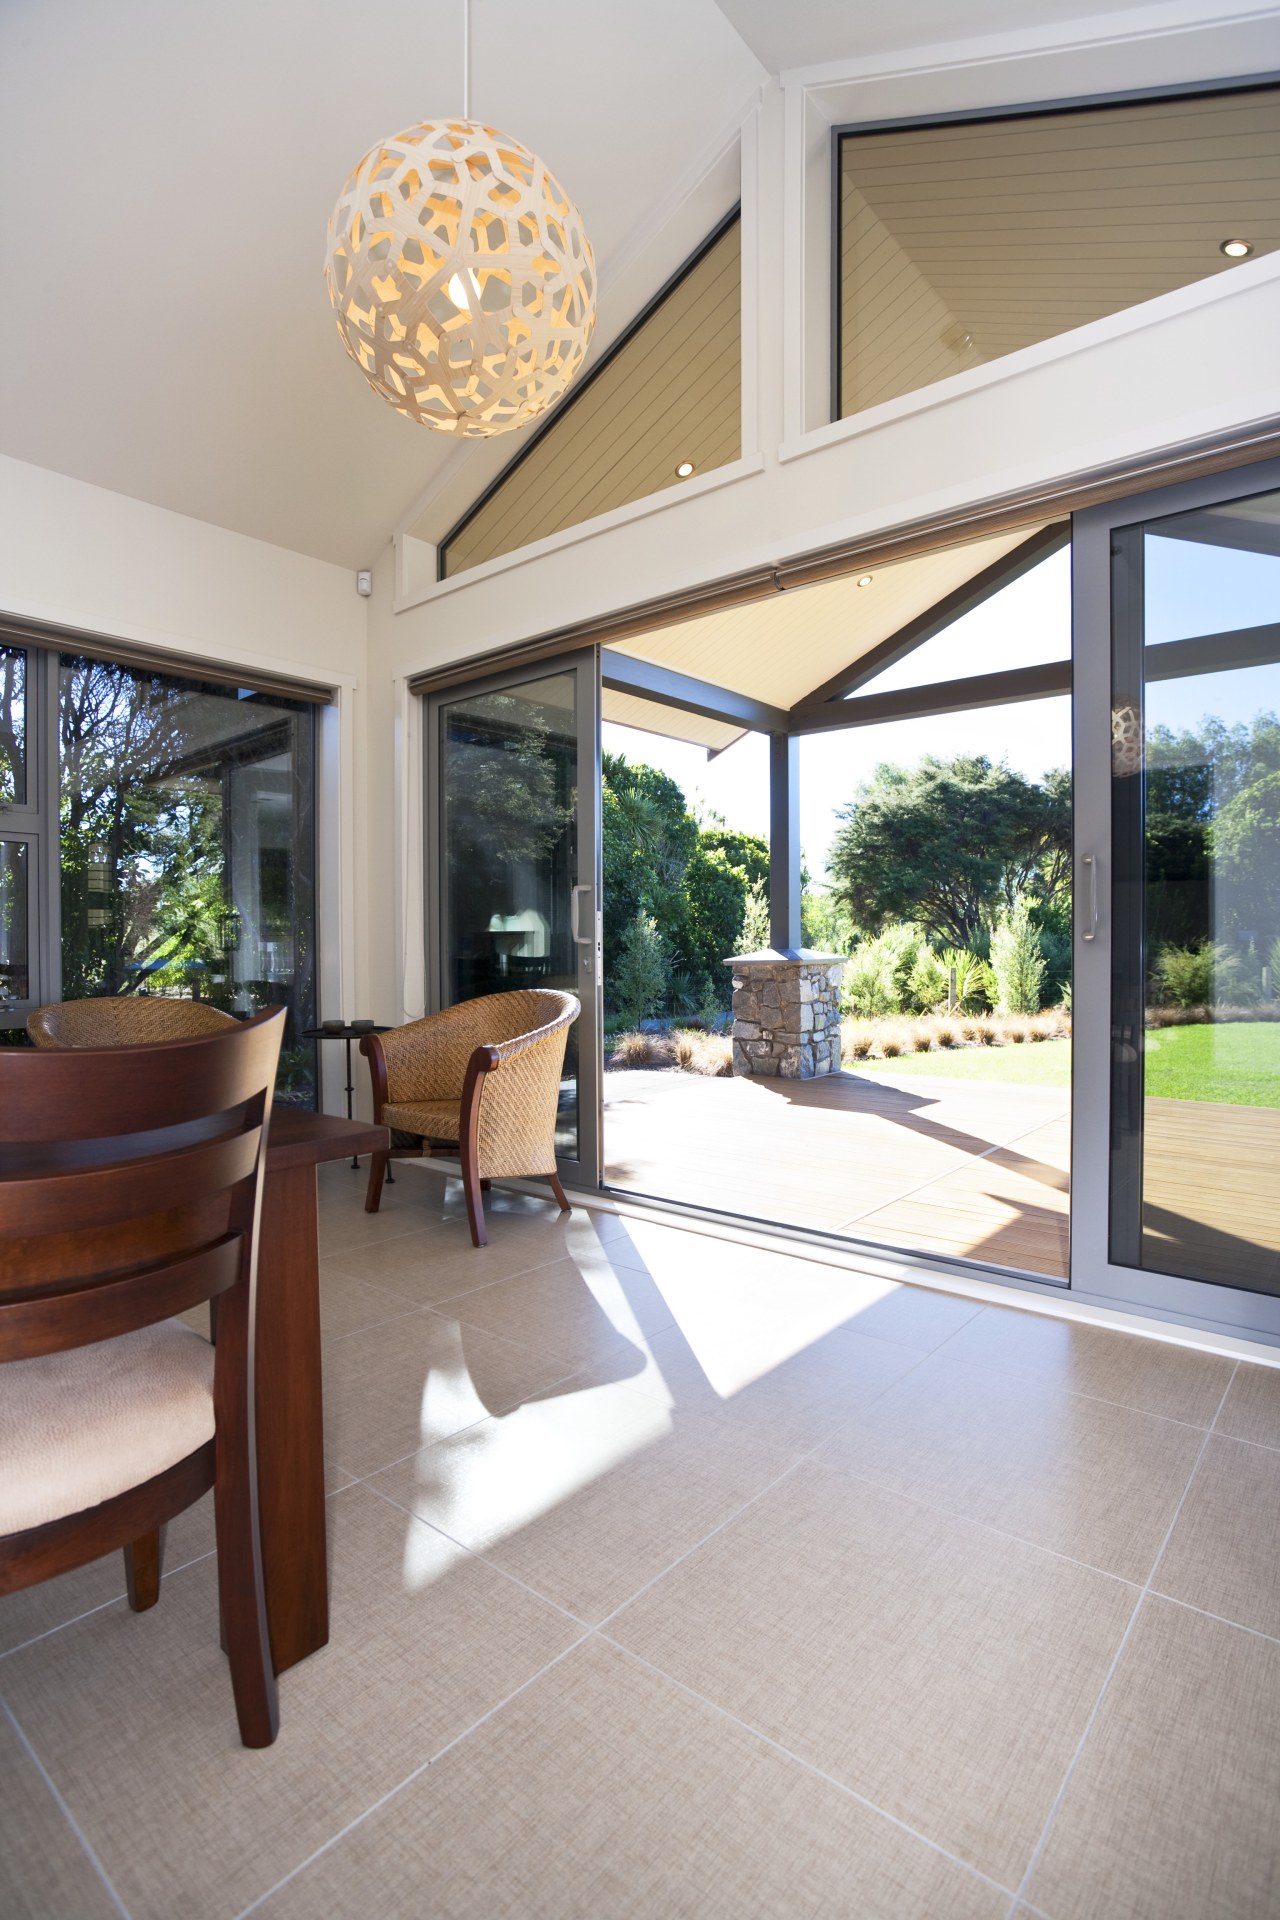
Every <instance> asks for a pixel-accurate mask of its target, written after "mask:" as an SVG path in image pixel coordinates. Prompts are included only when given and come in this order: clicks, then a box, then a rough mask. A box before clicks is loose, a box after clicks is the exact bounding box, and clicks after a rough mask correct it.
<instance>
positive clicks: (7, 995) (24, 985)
mask: <svg viewBox="0 0 1280 1920" xmlns="http://www.w3.org/2000/svg"><path fill="white" fill-rule="evenodd" d="M28 914H29V906H28V897H27V843H26V841H25V840H0V1003H2V1002H4V1001H6V1000H26V999H28V998H29V997H30V985H29V975H28V967H29V965H30V951H29V945H28V939H29V932H28Z"/></svg>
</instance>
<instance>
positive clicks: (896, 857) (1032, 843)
mask: <svg viewBox="0 0 1280 1920" xmlns="http://www.w3.org/2000/svg"><path fill="white" fill-rule="evenodd" d="M838 818H839V819H840V821H841V825H840V827H839V829H838V831H837V834H836V838H835V841H834V843H833V845H832V849H831V853H830V856H829V859H828V863H827V864H828V868H829V871H830V873H831V877H832V881H833V891H834V893H835V895H836V897H837V899H838V901H839V902H841V903H842V904H843V905H844V906H845V907H846V908H847V909H848V911H849V913H850V915H851V916H852V918H853V920H854V921H855V923H856V924H857V925H858V926H860V927H862V928H863V929H864V930H865V931H867V932H869V933H874V932H878V931H879V930H880V929H881V928H883V927H885V926H886V925H889V924H890V923H892V922H894V921H906V920H911V921H915V922H916V923H917V924H918V925H919V926H920V927H921V928H922V930H923V931H924V933H925V934H926V935H927V936H928V937H929V939H930V940H932V941H935V942H945V943H946V944H948V945H952V946H958V947H972V946H973V945H974V944H975V941H977V940H978V938H979V929H980V928H981V927H982V926H983V924H984V923H986V924H988V925H989V924H990V923H991V922H992V921H993V920H994V919H995V917H996V916H997V914H998V913H999V912H1001V911H1005V912H1008V911H1009V910H1010V908H1011V906H1012V903H1013V902H1014V901H1015V900H1016V899H1018V898H1019V896H1020V895H1022V894H1026V895H1027V896H1028V897H1029V899H1030V901H1031V902H1032V903H1042V904H1045V905H1048V904H1049V903H1051V902H1052V901H1054V900H1055V899H1057V898H1058V897H1060V896H1061V895H1062V893H1063V892H1064V891H1065V890H1066V889H1067V888H1068V886H1069V884H1070V858H1071V817H1070V786H1069V781H1068V778H1067V776H1066V775H1065V774H1062V773H1054V774H1050V775H1049V776H1047V778H1046V780H1045V782H1044V784H1043V785H1037V784H1036V783H1035V782H1033V781H1030V780H1026V779H1024V778H1023V776H1022V775H1021V774H1018V773H1014V772H1012V771H1011V770H1010V768H1008V767H1007V766H1005V765H1003V764H1000V765H993V764H992V762H991V761H990V760H988V759H986V758H985V757H983V756H980V755H978V756H974V755H965V754H961V755H957V757H956V758H955V759H954V760H948V761H943V760H938V759H935V758H934V757H933V756H932V755H926V756H925V757H924V758H923V759H922V760H921V761H920V763H919V765H918V766H915V767H899V766H893V765H891V764H888V763H884V764H882V765H881V766H880V767H878V768H877V770H876V773H875V775H874V777H873V778H872V779H871V780H869V781H867V782H866V783H865V784H864V785H863V786H862V787H861V788H860V789H859V791H858V794H857V797H856V799H855V800H854V801H853V802H852V803H851V804H850V805H849V806H847V807H844V808H842V809H841V811H840V813H839V815H838Z"/></svg>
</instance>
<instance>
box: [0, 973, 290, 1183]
mask: <svg viewBox="0 0 1280 1920" xmlns="http://www.w3.org/2000/svg"><path fill="white" fill-rule="evenodd" d="M283 1013H284V1010H283V1008H278V1009H276V1010H274V1011H273V1012H272V1013H270V1014H263V1015H261V1016H259V1018H258V1019H257V1020H248V1021H245V1022H244V1024H243V1025H241V1024H239V1023H237V1024H236V1025H235V1026H233V1027H231V1028H230V1029H229V1030H228V1031H227V1032H226V1033H225V1034H213V1035H209V1036H205V1037H201V1038H199V1039H195V1040H166V1041H163V1042H162V1043H160V1044H159V1045H155V1046H138V1047H110V1048H99V1047H93V1048H88V1047H84V1048H75V1049H68V1050H66V1051H63V1052H52V1051H50V1052H42V1051H41V1050H40V1049H39V1048H35V1047H12V1048H6V1049H5V1053H4V1060H3V1071H4V1079H3V1083H2V1084H3V1091H4V1098H3V1100H0V1145H4V1144H5V1143H8V1142H12V1143H14V1144H15V1145H16V1144H19V1143H21V1142H29V1143H31V1144H33V1145H47V1144H49V1143H52V1142H55V1141H64V1140H104V1139H109V1138H113V1137H115V1136H117V1135H119V1134H131V1133H146V1132H148V1131H150V1130H152V1129H159V1128H162V1127H180V1126H183V1125H186V1124H188V1123H190V1122H192V1121H198V1120H203V1119H205V1118H207V1116H208V1115H209V1114H214V1113H230V1111H231V1110H232V1108H234V1107H238V1106H242V1105H243V1104H244V1102H245V1101H246V1100H249V1099H251V1098H252V1097H253V1095H254V1094H255V1093H258V1094H261V1092H262V1087H263V1082H262V1081H261V1080H260V1079H259V1078H258V1048H257V1046H256V1045H255V1042H254V1036H255V1035H256V1034H260V1033H261V1031H262V1029H263V1027H264V1026H265V1025H266V1023H267V1022H268V1021H271V1020H276V1021H277V1022H278V1021H279V1020H281V1019H282V1018H283ZM246 1035H247V1036H249V1038H248V1039H247V1040H246V1038H245V1036H246ZM210 1040H216V1041H217V1042H218V1043H219V1044H218V1045H216V1046H211V1045H210ZM95 1067H96V1069H97V1071H96V1072H95V1071H94V1069H95ZM268 1079H270V1076H268ZM2 1163H3V1162H2V1161H0V1164H2Z"/></svg>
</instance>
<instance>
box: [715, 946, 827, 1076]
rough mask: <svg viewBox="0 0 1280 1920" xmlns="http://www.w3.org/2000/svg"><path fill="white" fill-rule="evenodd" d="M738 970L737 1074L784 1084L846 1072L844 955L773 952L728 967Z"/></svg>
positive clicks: (739, 957)
mask: <svg viewBox="0 0 1280 1920" xmlns="http://www.w3.org/2000/svg"><path fill="white" fill-rule="evenodd" d="M724 964H725V966H726V967H732V969H733V1070H734V1072H735V1073H741V1074H764V1075H769V1076H778V1077H781V1078H782V1079H784V1080H814V1079H816V1078H818V1076H819V1075H821V1074H824V1073H839V1071H840V977H841V975H842V974H843V972H844V960H843V959H842V958H841V956H840V955H839V954H838V953H810V952H809V951H808V950H807V949H806V948H804V947H771V948H769V949H768V950H767V951H766V952H764V953H739V954H736V955H735V956H734V958H733V959H732V960H726V961H725V963H724Z"/></svg>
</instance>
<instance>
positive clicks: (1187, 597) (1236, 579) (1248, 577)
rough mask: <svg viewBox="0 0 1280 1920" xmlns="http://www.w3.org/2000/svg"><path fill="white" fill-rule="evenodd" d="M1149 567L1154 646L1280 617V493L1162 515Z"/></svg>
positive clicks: (1148, 552)
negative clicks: (1170, 515)
mask: <svg viewBox="0 0 1280 1920" xmlns="http://www.w3.org/2000/svg"><path fill="white" fill-rule="evenodd" d="M1144 569H1145V575H1146V586H1145V596H1146V620H1145V636H1144V637H1145V640H1146V644H1147V646H1149V647H1151V646H1159V645H1161V644H1162V643H1163V642H1166V641H1169V640H1189V639H1192V638H1193V637H1196V636H1200V635H1205V634H1214V633H1230V632H1233V631H1236V630H1238V629H1240V628H1242V627H1260V626H1271V625H1274V624H1275V623H1276V622H1280V493H1264V494H1258V495H1256V496H1255V497H1254V498H1253V499H1252V500H1237V501H1232V502H1231V504H1230V505H1228V506H1223V507H1208V508H1206V509H1205V510H1204V512H1202V513H1182V514H1178V515H1177V517H1176V518H1174V519H1170V520H1163V521H1161V522H1160V527H1159V531H1158V532H1156V531H1154V530H1153V529H1148V531H1147V535H1146V540H1145V554H1144Z"/></svg>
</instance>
